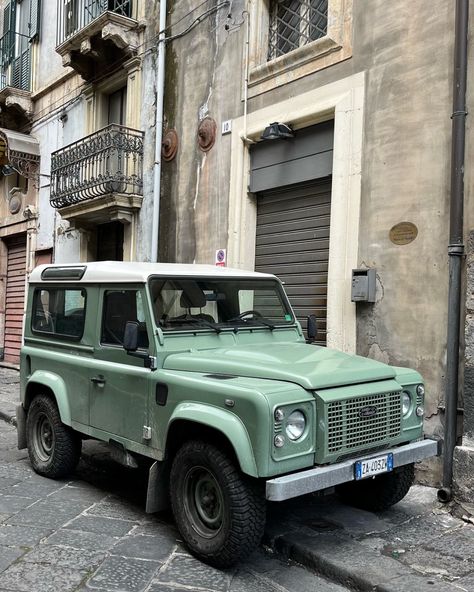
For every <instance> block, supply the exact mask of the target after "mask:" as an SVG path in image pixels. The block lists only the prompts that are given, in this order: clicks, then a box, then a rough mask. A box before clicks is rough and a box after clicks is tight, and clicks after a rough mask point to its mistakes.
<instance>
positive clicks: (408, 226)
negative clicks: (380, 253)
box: [390, 222, 418, 245]
mask: <svg viewBox="0 0 474 592" xmlns="http://www.w3.org/2000/svg"><path fill="white" fill-rule="evenodd" d="M417 236H418V228H417V227H416V226H415V225H414V224H413V223H412V222H399V223H398V224H395V226H392V228H391V229H390V240H391V241H392V243H393V244H395V245H408V244H409V243H411V242H412V241H414V240H415V238H416V237H417Z"/></svg>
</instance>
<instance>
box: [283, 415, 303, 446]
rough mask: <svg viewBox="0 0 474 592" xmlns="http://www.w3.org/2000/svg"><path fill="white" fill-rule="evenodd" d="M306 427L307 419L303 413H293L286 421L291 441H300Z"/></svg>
mask: <svg viewBox="0 0 474 592" xmlns="http://www.w3.org/2000/svg"><path fill="white" fill-rule="evenodd" d="M305 427H306V417H305V416H304V413H302V412H301V411H293V413H290V415H289V416H288V419H287V420H286V435H287V436H288V438H289V439H290V440H298V439H299V438H301V436H302V435H303V432H304V429H305Z"/></svg>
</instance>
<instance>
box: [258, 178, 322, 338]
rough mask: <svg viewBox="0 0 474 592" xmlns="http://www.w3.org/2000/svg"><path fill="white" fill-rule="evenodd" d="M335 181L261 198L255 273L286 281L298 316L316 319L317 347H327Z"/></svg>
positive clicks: (303, 321)
mask: <svg viewBox="0 0 474 592" xmlns="http://www.w3.org/2000/svg"><path fill="white" fill-rule="evenodd" d="M330 214H331V182H330V181H327V180H326V181H325V182H323V183H321V182H320V183H313V184H311V185H305V186H296V187H293V188H287V189H285V190H278V191H268V192H265V193H261V194H258V196H257V238H256V255H255V271H260V272H264V273H273V274H275V275H276V276H278V277H279V278H280V279H281V280H282V281H283V282H285V289H286V292H287V294H288V296H289V298H290V302H291V304H292V306H293V308H294V310H295V313H296V316H297V318H298V320H299V321H300V323H301V325H302V327H303V329H304V330H305V331H306V317H307V316H308V315H310V314H315V315H316V317H317V319H318V340H317V343H318V344H319V345H325V344H326V310H327V279H328V260H329V225H330Z"/></svg>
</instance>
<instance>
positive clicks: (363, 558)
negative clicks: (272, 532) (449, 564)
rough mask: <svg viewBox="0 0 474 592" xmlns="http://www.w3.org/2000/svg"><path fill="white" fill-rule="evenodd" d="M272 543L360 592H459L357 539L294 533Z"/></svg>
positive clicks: (286, 556) (309, 567)
mask: <svg viewBox="0 0 474 592" xmlns="http://www.w3.org/2000/svg"><path fill="white" fill-rule="evenodd" d="M267 544H268V543H267ZM269 546H270V547H271V548H272V550H273V552H274V553H275V556H277V557H280V558H281V559H283V560H286V561H288V560H289V561H292V562H295V563H297V564H299V565H302V566H303V567H305V568H306V569H307V570H309V571H311V572H313V573H316V574H317V575H319V576H322V577H324V578H326V579H327V580H329V581H330V582H333V583H335V584H341V585H343V586H345V587H347V588H349V589H351V590H357V591H358V592H413V591H414V590H416V591H417V592H459V588H456V587H455V586H454V585H453V584H452V583H450V582H447V581H444V580H438V579H437V578H436V577H435V576H428V575H422V574H418V573H414V572H413V571H412V570H411V569H410V568H409V567H408V566H405V565H403V564H401V563H399V562H398V561H396V560H395V559H393V558H391V557H389V556H385V555H381V554H380V553H379V552H378V551H376V550H375V549H371V548H370V547H369V546H362V545H359V544H358V543H357V542H356V541H355V540H352V541H350V540H348V541H344V540H342V539H340V540H339V541H337V537H335V536H334V534H331V535H328V536H327V537H325V536H324V535H318V536H317V537H316V538H314V537H309V538H308V537H307V536H305V535H301V534H298V533H295V532H293V533H288V534H283V535H280V536H277V537H276V538H275V539H274V540H273V541H271V542H270V543H269Z"/></svg>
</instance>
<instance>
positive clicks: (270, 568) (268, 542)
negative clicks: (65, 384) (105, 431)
mask: <svg viewBox="0 0 474 592" xmlns="http://www.w3.org/2000/svg"><path fill="white" fill-rule="evenodd" d="M18 400H19V379H18V372H16V371H15V370H9V369H4V368H1V369H0V417H2V418H3V419H4V420H5V421H2V420H0V592H80V591H81V592H85V591H86V590H90V591H93V590H95V591H97V592H109V591H110V592H112V591H113V592H140V591H143V592H185V591H188V592H189V591H191V590H196V591H202V592H221V591H222V592H239V591H240V592H300V591H301V592H305V591H310V590H311V591H315V592H344V591H346V592H347V590H348V589H353V590H361V591H366V590H371V591H376V592H414V591H416V592H473V591H474V527H473V525H472V520H473V517H472V516H470V515H469V514H467V515H466V516H464V518H465V519H464V520H461V519H459V517H455V516H453V515H451V514H450V512H449V510H450V508H449V506H445V505H442V504H439V503H438V502H437V500H436V490H435V489H433V488H429V487H422V486H414V487H412V489H411V491H410V492H409V494H408V495H407V497H406V498H405V499H404V500H403V501H402V502H400V503H399V504H397V505H395V506H394V507H393V508H391V509H389V510H387V511H385V512H379V513H371V512H366V511H364V510H358V509H355V508H351V507H349V506H346V505H344V504H342V503H341V502H340V501H339V500H338V499H337V498H336V497H334V496H332V497H323V498H318V497H317V496H305V497H303V498H297V499H294V500H288V501H287V502H282V503H274V504H269V509H268V517H267V530H266V535H265V538H264V544H263V546H262V548H261V549H260V550H258V551H256V552H255V553H254V554H253V556H252V557H251V558H250V559H249V560H248V561H247V562H245V563H243V564H241V565H239V566H238V567H237V568H236V569H233V570H229V571H219V570H216V569H213V568H210V567H208V566H206V565H205V564H203V563H200V562H199V561H197V560H196V559H194V558H193V557H192V556H190V555H189V553H188V552H187V551H186V549H185V548H184V546H183V545H182V543H181V541H180V536H179V533H178V532H177V530H176V528H175V526H174V521H173V518H172V516H171V514H167V513H160V514H155V515H150V514H146V513H145V510H144V506H145V497H146V478H147V473H146V471H145V470H143V469H126V468H124V467H123V466H121V465H119V464H117V463H116V462H114V461H113V460H112V459H111V457H110V453H109V450H108V448H107V446H106V445H105V444H102V443H98V442H94V441H85V442H84V446H83V454H82V458H81V462H80V463H79V466H78V468H77V470H76V472H75V474H74V475H73V477H72V478H71V479H68V480H63V481H52V480H49V479H45V478H43V477H40V476H39V475H37V474H36V473H34V472H33V471H32V469H31V466H30V463H29V459H28V455H27V452H26V451H25V450H23V451H18V450H17V447H16V429H15V427H14V425H12V424H13V423H14V412H15V406H16V404H17V402H18ZM287 557H288V558H290V559H291V560H292V562H289V563H285V561H284V560H285V558H287ZM295 562H296V563H295ZM298 564H301V565H304V566H305V568H303V567H300V566H299V565H298ZM318 574H319V575H318ZM336 582H337V583H336Z"/></svg>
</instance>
